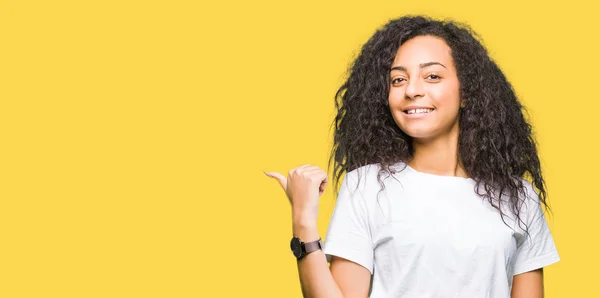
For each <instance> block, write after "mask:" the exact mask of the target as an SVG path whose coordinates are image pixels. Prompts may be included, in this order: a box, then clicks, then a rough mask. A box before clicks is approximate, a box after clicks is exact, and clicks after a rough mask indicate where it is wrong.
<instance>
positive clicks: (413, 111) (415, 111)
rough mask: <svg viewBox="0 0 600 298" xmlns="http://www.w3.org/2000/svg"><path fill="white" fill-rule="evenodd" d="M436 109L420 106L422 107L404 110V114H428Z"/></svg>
mask: <svg viewBox="0 0 600 298" xmlns="http://www.w3.org/2000/svg"><path fill="white" fill-rule="evenodd" d="M434 110H435V109H430V108H420V109H408V110H404V111H402V112H404V114H408V115H412V114H427V113H431V112H433V111H434Z"/></svg>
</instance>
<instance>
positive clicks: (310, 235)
mask: <svg viewBox="0 0 600 298" xmlns="http://www.w3.org/2000/svg"><path fill="white" fill-rule="evenodd" d="M293 230H294V235H295V236H298V237H300V239H302V240H303V241H305V242H309V241H313V240H317V239H319V232H318V230H317V225H316V223H308V224H303V223H294V226H293ZM305 239H306V240H305ZM298 274H299V276H300V285H301V287H302V294H303V296H304V297H305V298H366V297H367V296H368V294H369V285H370V282H371V273H370V272H369V270H367V269H366V268H365V267H363V266H361V265H359V264H357V263H354V262H352V261H349V260H346V259H343V258H338V257H335V256H333V257H332V259H331V267H328V266H327V259H326V258H325V253H324V252H323V251H322V250H317V251H315V252H312V253H309V254H308V255H306V256H304V257H303V258H302V259H301V260H299V261H298Z"/></svg>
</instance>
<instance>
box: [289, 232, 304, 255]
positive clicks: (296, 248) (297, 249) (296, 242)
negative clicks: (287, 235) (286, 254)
mask: <svg viewBox="0 0 600 298" xmlns="http://www.w3.org/2000/svg"><path fill="white" fill-rule="evenodd" d="M290 248H291V249H292V252H293V253H294V256H296V258H299V257H300V256H301V255H302V245H301V243H300V239H299V238H298V237H294V238H292V241H291V243H290Z"/></svg>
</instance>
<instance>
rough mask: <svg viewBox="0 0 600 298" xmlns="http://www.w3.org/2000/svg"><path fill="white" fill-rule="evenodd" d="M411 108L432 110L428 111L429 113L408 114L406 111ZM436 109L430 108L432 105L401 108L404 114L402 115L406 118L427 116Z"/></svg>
mask: <svg viewBox="0 0 600 298" xmlns="http://www.w3.org/2000/svg"><path fill="white" fill-rule="evenodd" d="M412 109H433V111H431V112H429V113H414V114H408V113H406V111H408V110H412ZM435 111H436V109H435V108H432V107H424V106H408V107H406V108H405V109H403V110H402V114H404V117H407V118H411V119H413V118H423V117H427V116H429V115H430V114H431V113H433V112H435Z"/></svg>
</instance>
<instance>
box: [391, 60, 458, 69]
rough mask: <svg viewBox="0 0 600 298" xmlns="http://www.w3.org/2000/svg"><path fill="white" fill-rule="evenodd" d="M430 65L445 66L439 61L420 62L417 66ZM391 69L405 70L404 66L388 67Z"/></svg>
mask: <svg viewBox="0 0 600 298" xmlns="http://www.w3.org/2000/svg"><path fill="white" fill-rule="evenodd" d="M432 65H441V66H442V67H444V68H446V66H444V65H443V64H442V63H439V62H426V63H421V64H419V68H425V67H428V66H432ZM392 70H401V71H406V67H404V66H394V67H392V69H390V71H392Z"/></svg>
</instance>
